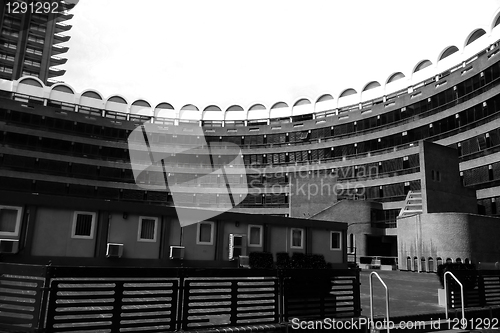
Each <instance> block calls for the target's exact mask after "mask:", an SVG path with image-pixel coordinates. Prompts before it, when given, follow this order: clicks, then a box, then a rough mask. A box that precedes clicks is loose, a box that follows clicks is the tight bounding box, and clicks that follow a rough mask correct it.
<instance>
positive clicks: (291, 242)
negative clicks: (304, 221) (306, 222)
mask: <svg viewBox="0 0 500 333" xmlns="http://www.w3.org/2000/svg"><path fill="white" fill-rule="evenodd" d="M295 230H299V231H300V246H294V245H293V232H294V231H295ZM290 248H291V249H301V250H302V249H304V229H303V228H290Z"/></svg>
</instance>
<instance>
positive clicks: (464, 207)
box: [420, 141, 477, 213]
mask: <svg viewBox="0 0 500 333" xmlns="http://www.w3.org/2000/svg"><path fill="white" fill-rule="evenodd" d="M420 170H422V171H423V172H422V175H423V176H422V181H421V185H422V209H423V212H424V213H439V212H461V213H477V201H476V192H475V190H473V189H468V188H465V187H464V186H462V182H461V180H460V171H459V163H458V153H457V150H456V149H454V148H449V147H445V146H441V145H437V144H434V143H431V142H427V141H423V142H421V145H420ZM433 171H434V179H432V174H433ZM437 172H439V179H437Z"/></svg>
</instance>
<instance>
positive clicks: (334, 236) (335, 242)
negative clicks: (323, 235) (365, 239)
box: [330, 231, 342, 250]
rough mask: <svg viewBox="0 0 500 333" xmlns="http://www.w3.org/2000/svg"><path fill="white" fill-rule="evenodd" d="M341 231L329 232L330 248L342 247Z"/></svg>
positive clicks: (338, 248) (337, 248)
mask: <svg viewBox="0 0 500 333" xmlns="http://www.w3.org/2000/svg"><path fill="white" fill-rule="evenodd" d="M341 236H342V233H341V232H340V231H332V232H330V250H341V249H342V238H341Z"/></svg>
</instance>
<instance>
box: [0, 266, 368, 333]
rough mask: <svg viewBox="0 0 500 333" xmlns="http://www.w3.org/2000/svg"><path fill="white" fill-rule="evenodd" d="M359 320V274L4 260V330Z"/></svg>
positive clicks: (264, 326) (89, 331)
mask: <svg viewBox="0 0 500 333" xmlns="http://www.w3.org/2000/svg"><path fill="white" fill-rule="evenodd" d="M360 315H361V306H360V293H359V271H358V270H351V269H346V270H312V269H309V270H307V269H304V270H254V269H195V268H132V267H66V266H36V265H19V264H8V263H0V323H1V324H0V331H12V332H54V333H62V332H67V333H75V332H78V333H95V332H98V333H104V332H106V333H108V332H109V333H114V332H139V331H140V332H169V331H178V330H183V331H194V330H204V329H205V330H206V329H219V328H220V329H224V328H240V329H242V328H248V330H251V331H259V330H260V331H265V332H271V331H281V330H283V327H284V326H283V324H284V323H286V322H289V321H290V320H291V319H292V318H301V319H306V318H327V317H328V318H349V317H359V316H360Z"/></svg>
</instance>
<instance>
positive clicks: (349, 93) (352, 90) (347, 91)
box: [339, 88, 358, 98]
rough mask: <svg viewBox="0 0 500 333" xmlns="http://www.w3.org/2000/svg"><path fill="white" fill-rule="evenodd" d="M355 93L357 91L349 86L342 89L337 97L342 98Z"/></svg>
mask: <svg viewBox="0 0 500 333" xmlns="http://www.w3.org/2000/svg"><path fill="white" fill-rule="evenodd" d="M357 93H358V92H357V91H356V90H354V89H352V88H349V89H346V90H344V91H343V92H342V93H341V94H340V96H339V98H342V97H347V96H351V95H354V94H357Z"/></svg>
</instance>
